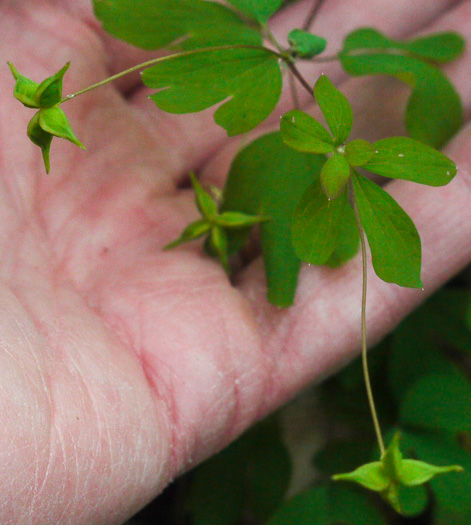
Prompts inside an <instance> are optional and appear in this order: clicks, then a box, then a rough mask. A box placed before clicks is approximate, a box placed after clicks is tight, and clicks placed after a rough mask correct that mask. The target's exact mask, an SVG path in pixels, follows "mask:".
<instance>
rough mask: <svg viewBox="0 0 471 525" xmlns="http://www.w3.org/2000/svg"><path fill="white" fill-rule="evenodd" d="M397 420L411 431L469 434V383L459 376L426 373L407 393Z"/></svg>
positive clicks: (470, 399) (470, 414)
mask: <svg viewBox="0 0 471 525" xmlns="http://www.w3.org/2000/svg"><path fill="white" fill-rule="evenodd" d="M400 416H401V421H402V423H403V424H404V425H408V426H411V427H415V428H425V429H441V430H445V431H449V432H455V433H456V432H470V431H471V384H470V383H469V381H467V380H466V379H465V378H464V377H463V376H458V375H457V376H450V375H448V374H447V375H445V374H439V373H435V374H429V375H427V376H425V377H422V378H421V379H419V380H418V381H417V382H416V383H415V384H414V385H413V386H412V387H411V389H410V390H409V391H408V393H407V394H406V396H405V397H404V399H403V401H402V403H401V407H400Z"/></svg>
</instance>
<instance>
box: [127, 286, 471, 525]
mask: <svg viewBox="0 0 471 525" xmlns="http://www.w3.org/2000/svg"><path fill="white" fill-rule="evenodd" d="M470 351H471V294H470V293H469V292H468V291H464V290H462V289H444V290H442V291H440V292H439V293H438V294H436V295H435V296H434V297H432V298H431V299H430V300H429V301H428V302H427V303H426V304H424V305H423V306H422V307H421V308H420V309H419V310H418V311H417V312H415V313H414V314H412V315H411V316H410V317H409V318H407V319H406V320H404V321H403V322H402V323H401V325H400V326H399V327H398V328H397V329H396V331H395V332H393V333H392V334H391V335H390V336H388V338H387V339H386V340H385V341H383V342H382V343H381V344H380V345H379V346H378V347H377V348H376V349H374V350H373V351H372V355H371V357H372V373H373V378H372V379H373V382H374V384H376V385H377V386H378V388H377V391H378V394H380V403H381V413H382V415H383V418H384V423H385V424H386V428H387V431H388V432H387V435H388V440H390V442H391V445H390V449H389V450H390V451H394V454H397V448H396V446H397V441H395V438H394V436H397V435H398V434H397V432H398V430H400V438H401V439H400V442H401V448H402V449H403V450H404V451H405V454H406V455H407V456H408V457H409V458H410V459H408V460H405V461H406V463H404V464H405V465H406V466H407V465H409V466H410V465H412V466H414V465H416V464H417V463H421V462H424V461H427V462H431V463H433V464H435V465H438V467H437V468H438V469H440V468H441V467H440V466H441V465H447V464H450V463H459V464H461V465H463V466H464V467H465V471H464V472H456V473H452V474H449V475H448V476H447V477H446V478H442V477H437V478H435V479H432V480H431V481H430V483H429V484H428V486H427V488H424V487H423V486H411V487H408V486H406V485H404V484H401V485H400V486H398V489H399V490H398V493H397V498H398V500H399V502H400V504H401V512H402V514H403V515H404V519H403V520H402V519H401V518H397V517H393V516H392V515H391V514H390V512H389V510H388V507H387V506H385V504H384V503H383V500H382V498H380V497H376V496H375V495H374V493H371V492H366V491H364V490H362V489H361V488H356V487H354V486H351V485H349V484H347V483H332V482H331V481H330V478H331V476H332V475H333V474H336V473H337V472H338V471H339V469H345V468H348V467H351V468H354V467H355V466H356V465H358V464H359V463H362V462H368V461H370V460H371V459H372V458H374V457H377V453H378V451H377V448H376V445H375V437H374V434H373V432H372V431H371V429H370V425H369V424H368V423H367V419H368V413H367V407H366V402H365V392H364V385H363V379H362V372H361V363H360V361H359V360H356V361H355V362H353V363H352V364H351V365H350V366H349V367H348V368H346V369H345V370H344V371H342V372H341V373H340V374H339V375H337V376H336V377H334V378H332V379H330V380H329V381H327V382H326V383H325V384H324V385H323V386H321V389H320V396H321V403H322V406H323V410H324V413H325V415H326V417H328V418H329V419H330V421H329V422H328V423H327V424H326V427H327V428H329V429H330V431H331V432H332V433H333V435H332V436H329V437H328V440H327V442H326V446H325V447H324V448H323V449H322V450H321V451H319V452H318V453H316V456H315V457H314V458H313V466H314V467H315V469H316V471H317V479H316V482H315V483H314V484H313V485H312V486H311V487H308V488H307V489H306V490H305V491H303V492H301V493H299V494H297V495H296V496H294V497H293V498H292V499H289V500H287V501H285V500H284V498H285V496H286V492H287V489H288V487H289V484H290V477H291V472H292V468H291V467H290V459H289V455H288V452H287V449H286V445H285V444H284V440H283V437H282V433H280V429H279V423H278V422H279V421H280V418H279V414H278V415H276V416H272V417H271V418H270V419H269V420H267V421H266V422H262V423H261V424H260V426H258V427H255V428H254V429H252V430H250V431H249V432H248V433H247V434H245V435H244V436H242V437H241V438H239V440H238V441H236V442H234V443H233V444H232V445H230V446H229V447H228V448H227V449H225V450H224V451H223V452H221V453H220V454H219V455H217V456H215V457H214V458H212V459H210V460H208V461H207V462H205V463H204V464H203V465H201V466H200V467H198V468H197V469H196V470H195V471H194V472H193V473H190V474H189V475H188V477H187V479H183V480H182V482H181V483H182V485H183V486H186V487H187V488H186V490H185V491H184V493H183V494H181V497H183V498H184V499H185V501H186V503H183V502H182V500H181V499H178V500H177V501H176V502H175V505H176V506H178V507H180V508H181V507H184V508H185V509H186V512H187V519H189V520H190V523H194V524H195V525H215V524H217V525H235V524H243V523H267V524H268V525H286V524H288V523H289V524H291V523H296V525H304V524H306V525H308V524H309V525H311V524H312V523H316V524H319V525H324V524H325V525H334V524H336V523H344V524H345V525H360V524H365V525H388V524H392V523H394V524H399V523H404V524H405V523H409V520H408V518H412V517H418V516H421V518H422V520H421V523H424V524H430V525H450V524H451V523H453V524H455V525H467V524H468V523H469V516H470V515H471V500H470V499H469V494H470V493H471V369H470V367H469V355H470ZM385 378H386V380H385ZM338 429H342V430H341V431H339V430H338ZM339 435H342V436H344V437H341V438H339V437H338V436H339ZM335 436H336V437H335ZM396 439H397V438H396ZM394 454H391V456H394ZM391 456H390V459H392V463H394V457H391ZM374 464H375V462H373V465H374ZM404 464H403V466H404ZM427 468H428V467H427ZM443 468H444V469H447V468H448V467H443ZM429 473H430V472H429ZM432 473H433V472H432ZM377 481H378V484H379V485H378V487H379V486H382V485H381V483H382V482H381V474H380V475H379V476H378V478H377ZM136 519H137V520H138V517H137V518H136ZM137 522H138V523H139V521H137Z"/></svg>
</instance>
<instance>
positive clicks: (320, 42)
mask: <svg viewBox="0 0 471 525" xmlns="http://www.w3.org/2000/svg"><path fill="white" fill-rule="evenodd" d="M288 42H289V44H290V46H291V50H292V51H293V52H294V53H295V55H297V56H299V57H301V58H307V59H309V58H313V57H315V56H316V55H319V54H320V53H322V52H323V51H324V50H325V48H326V46H327V40H326V39H325V38H322V37H321V36H317V35H313V34H312V33H308V32H307V31H304V30H302V29H293V30H291V31H290V32H289V33H288Z"/></svg>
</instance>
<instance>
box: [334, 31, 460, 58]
mask: <svg viewBox="0 0 471 525" xmlns="http://www.w3.org/2000/svg"><path fill="white" fill-rule="evenodd" d="M464 47H465V41H464V39H463V37H462V36H461V35H459V34H458V33H454V32H452V31H445V32H441V33H435V34H432V35H426V36H422V37H419V38H415V39H412V40H402V41H401V40H394V39H392V38H389V37H387V36H385V35H384V34H382V33H380V32H379V31H377V30H376V29H373V28H369V27H367V28H360V29H357V30H355V31H353V32H352V33H350V34H349V35H347V37H346V38H345V40H344V45H343V52H347V51H353V50H357V49H378V50H381V49H402V50H405V51H408V52H410V53H412V54H413V55H415V56H416V57H418V58H421V59H426V60H433V61H436V62H449V61H451V60H455V59H456V58H458V57H459V56H460V55H461V54H462V53H463V51H464Z"/></svg>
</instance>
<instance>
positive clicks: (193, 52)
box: [60, 44, 286, 104]
mask: <svg viewBox="0 0 471 525" xmlns="http://www.w3.org/2000/svg"><path fill="white" fill-rule="evenodd" d="M227 49H258V50H264V51H266V52H268V53H272V54H273V55H276V56H277V57H278V58H280V59H281V60H284V61H286V58H285V57H284V56H283V55H282V54H280V53H278V52H276V51H273V50H272V49H268V48H267V47H263V46H250V45H244V44H237V45H227V46H215V47H206V48H204V49H192V50H191V51H182V52H180V53H174V54H172V55H166V56H164V57H158V58H153V59H152V60H147V61H146V62H142V63H141V64H137V65H136V66H133V67H130V68H129V69H125V70H124V71H121V72H119V73H116V75H113V76H111V77H108V78H105V79H104V80H101V81H100V82H97V83H96V84H92V85H91V86H88V87H86V88H84V89H81V90H80V91H76V92H75V93H72V94H71V95H67V96H66V97H64V98H63V99H62V100H61V101H60V104H63V103H64V102H67V101H68V100H71V99H73V98H75V97H78V96H79V95H83V94H84V93H87V92H88V91H92V90H93V89H96V88H99V87H101V86H104V85H106V84H109V83H110V82H114V81H115V80H117V79H118V78H121V77H124V76H126V75H129V74H130V73H134V72H135V71H139V70H140V69H145V68H146V67H150V66H154V65H155V64H159V63H160V62H166V61H168V60H172V59H174V58H178V57H183V56H191V55H197V54H200V53H210V52H213V51H223V50H227Z"/></svg>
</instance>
